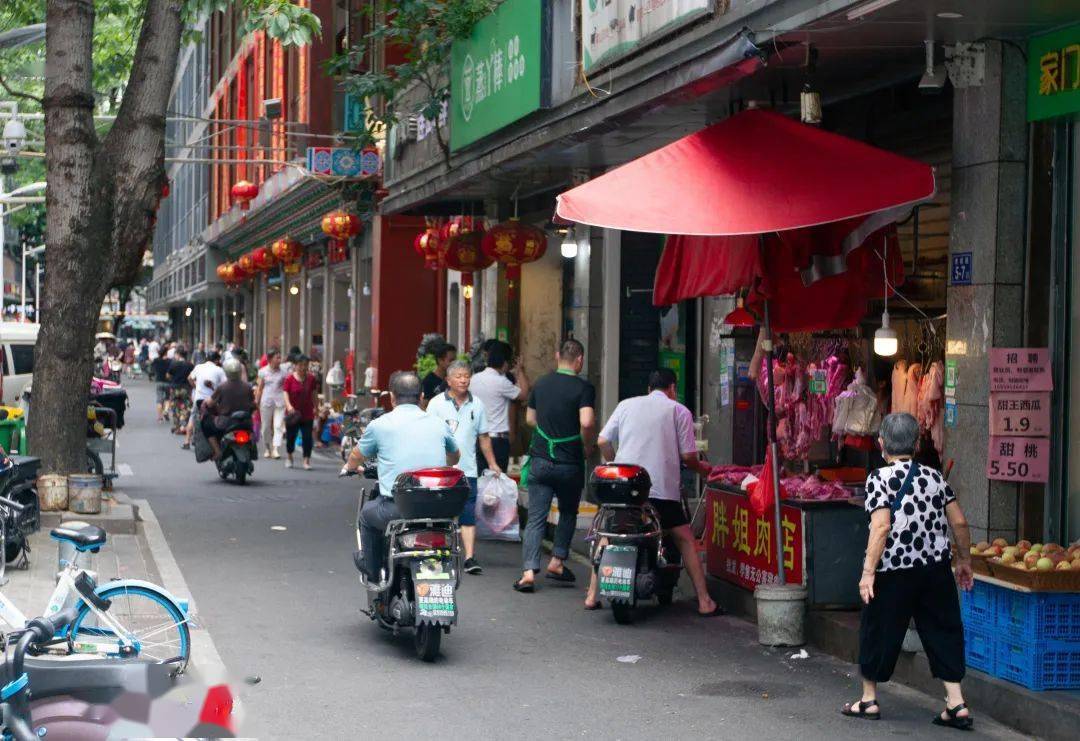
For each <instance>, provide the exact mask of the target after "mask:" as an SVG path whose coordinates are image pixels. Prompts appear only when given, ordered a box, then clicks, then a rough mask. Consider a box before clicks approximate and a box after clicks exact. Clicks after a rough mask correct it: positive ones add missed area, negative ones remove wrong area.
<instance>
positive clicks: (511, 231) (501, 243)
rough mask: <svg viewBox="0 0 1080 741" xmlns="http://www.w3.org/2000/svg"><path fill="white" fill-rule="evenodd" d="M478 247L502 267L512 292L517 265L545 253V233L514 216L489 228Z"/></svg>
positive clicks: (517, 276) (534, 259)
mask: <svg viewBox="0 0 1080 741" xmlns="http://www.w3.org/2000/svg"><path fill="white" fill-rule="evenodd" d="M480 247H481V249H482V250H483V251H484V254H485V255H487V256H488V257H489V258H491V259H492V260H496V261H498V262H501V263H502V264H503V265H505V266H506V277H507V279H508V280H509V281H510V292H511V293H513V292H514V289H515V287H516V286H517V283H518V281H519V280H521V266H522V265H524V264H525V263H527V262H534V261H536V260H539V259H540V258H541V257H543V256H544V253H545V252H547V234H545V233H544V231H543V230H542V229H537V228H536V227H535V226H530V225H529V224H522V223H521V222H520V221H518V220H517V219H516V218H515V219H510V220H509V221H504V222H503V223H501V224H496V225H495V226H493V227H491V229H489V230H488V232H487V234H485V235H484V239H483V241H482V242H481V243H480Z"/></svg>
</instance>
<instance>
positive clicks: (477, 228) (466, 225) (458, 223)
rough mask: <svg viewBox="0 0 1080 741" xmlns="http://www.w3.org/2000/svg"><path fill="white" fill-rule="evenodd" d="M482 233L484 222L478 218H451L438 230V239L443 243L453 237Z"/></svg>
mask: <svg viewBox="0 0 1080 741" xmlns="http://www.w3.org/2000/svg"><path fill="white" fill-rule="evenodd" d="M483 231H484V220H483V219H482V218H481V217H479V216H451V217H450V218H449V219H447V220H446V223H444V224H443V225H442V228H441V229H440V230H439V237H440V238H441V239H442V240H443V241H444V242H445V241H446V240H449V239H453V238H454V237H461V236H464V235H466V234H470V233H472V232H483Z"/></svg>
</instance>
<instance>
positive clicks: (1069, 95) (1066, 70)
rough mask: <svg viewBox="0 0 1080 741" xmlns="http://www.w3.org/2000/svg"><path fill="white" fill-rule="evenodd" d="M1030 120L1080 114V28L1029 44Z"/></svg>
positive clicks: (1028, 102)
mask: <svg viewBox="0 0 1080 741" xmlns="http://www.w3.org/2000/svg"><path fill="white" fill-rule="evenodd" d="M1027 109H1028V121H1039V120H1041V119H1044V118H1053V117H1054V116H1066V115H1069V114H1071V113H1080V25H1075V26H1069V27H1068V28H1062V29H1060V30H1058V31H1054V32H1052V33H1048V34H1044V35H1042V36H1033V37H1032V38H1031V39H1030V40H1029V41H1028V91H1027Z"/></svg>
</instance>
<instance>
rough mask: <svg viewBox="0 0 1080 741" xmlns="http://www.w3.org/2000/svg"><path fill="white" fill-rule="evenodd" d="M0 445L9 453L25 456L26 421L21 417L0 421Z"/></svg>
mask: <svg viewBox="0 0 1080 741" xmlns="http://www.w3.org/2000/svg"><path fill="white" fill-rule="evenodd" d="M0 445H3V446H4V450H6V451H7V452H9V453H17V454H18V455H26V419H25V418H24V417H22V416H19V417H16V418H14V419H13V418H11V417H8V418H7V419H5V420H2V421H0Z"/></svg>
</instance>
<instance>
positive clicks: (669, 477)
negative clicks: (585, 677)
mask: <svg viewBox="0 0 1080 741" xmlns="http://www.w3.org/2000/svg"><path fill="white" fill-rule="evenodd" d="M677 380H678V379H677V377H676V376H675V371H673V370H671V369H670V368H659V369H657V370H654V371H653V372H652V373H651V374H650V375H649V393H648V394H647V395H645V396H635V397H633V398H630V399H624V400H623V401H620V402H619V404H618V406H616V407H615V411H614V412H612V413H611V418H610V419H608V421H607V424H606V425H604V429H602V430H601V431H600V437H599V439H598V440H597V446H598V447H599V448H600V453H601V455H602V456H603V457H604V461H606V462H609V463H610V462H613V461H614V462H619V463H633V464H637V465H639V466H642V467H644V468H645V470H646V471H648V472H649V478H650V479H651V480H652V491H650V492H649V503H650V504H651V505H652V506H653V507H655V508H656V512H657V514H658V515H660V526H661V527H662V528H663V530H664V534H665V535H671V536H672V537H673V538H674V539H675V542H676V544H677V545H678V548H679V552H680V553H681V554H682V562H683V565H684V566H685V567H686V571H687V572H688V573H689V575H690V580H691V581H692V582H693V583H694V591H695V592H697V598H698V614H699V615H701V616H702V617H711V616H713V615H722V614H723V610H722V609H721V608H720V607H719V606H718V605H717V604H716V602H714V601H713V599H712V597H710V596H709V591H708V588H707V585H706V583H705V570H704V569H703V568H702V566H701V561H700V560H699V559H698V554H697V549H696V548H695V547H694V536H693V533H692V532H691V531H690V523H689V520H687V518H686V511H685V510H684V509H683V504H682V498H681V496H680V494H679V490H680V488H681V487H680V479H681V474H680V471H679V463H680V461H681V462H682V463H684V464H685V465H686V467H687V468H689V469H691V470H693V471H699V472H700V473H703V474H706V475H707V474H708V472H709V471H710V466H709V465H708V464H707V463H705V462H704V461H702V460H700V458H699V457H698V450H697V442H696V441H695V440H694V415H693V414H692V413H691V412H690V410H689V409H687V408H686V407H685V406H683V405H682V404H680V403H679V402H678V401H676V399H675V389H676V384H677ZM616 448H618V452H616ZM599 608H600V601H599V600H598V599H597V580H596V572H595V571H594V572H593V574H592V581H591V582H590V583H589V591H588V593H587V594H586V596H585V609H586V610H596V609H599Z"/></svg>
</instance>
